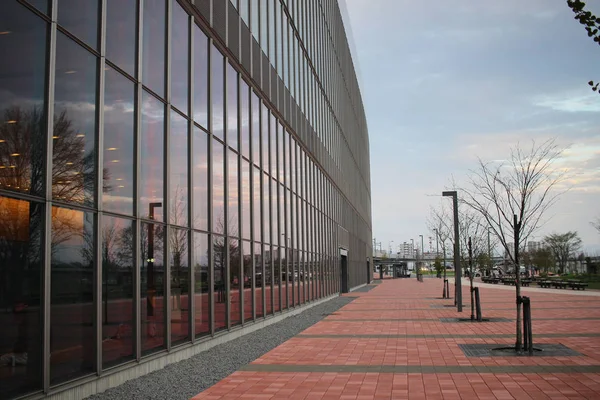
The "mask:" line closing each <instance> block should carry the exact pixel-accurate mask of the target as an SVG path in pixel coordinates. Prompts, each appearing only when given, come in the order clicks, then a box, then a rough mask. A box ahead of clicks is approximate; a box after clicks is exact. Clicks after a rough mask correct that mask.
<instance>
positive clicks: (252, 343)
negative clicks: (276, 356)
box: [88, 297, 354, 400]
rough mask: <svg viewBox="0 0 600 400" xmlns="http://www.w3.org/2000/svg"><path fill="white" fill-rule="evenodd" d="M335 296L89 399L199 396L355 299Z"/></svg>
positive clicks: (186, 397) (173, 399) (173, 398)
mask: <svg viewBox="0 0 600 400" xmlns="http://www.w3.org/2000/svg"><path fill="white" fill-rule="evenodd" d="M352 300H354V298H352V297H336V298H334V299H331V300H329V301H327V302H325V303H322V304H319V305H317V306H314V307H311V308H309V309H307V310H306V311H304V312H302V313H300V314H297V315H294V316H291V317H288V318H286V319H284V320H283V321H280V322H277V323H275V324H273V325H269V326H267V327H266V328H263V329H260V330H258V331H255V332H252V333H249V334H247V335H244V336H243V337H241V338H238V339H234V340H232V341H229V342H227V343H224V344H221V345H218V346H215V347H213V348H210V349H208V350H206V351H204V352H202V353H200V354H197V355H195V356H194V357H192V358H189V359H187V360H183V361H180V362H178V363H175V364H170V365H167V366H166V367H165V368H163V369H161V370H159V371H155V372H152V373H150V374H148V375H144V376H142V377H140V378H137V379H133V380H131V381H128V382H126V383H124V384H122V385H120V386H117V387H115V388H112V389H109V390H107V391H105V392H103V393H100V394H96V395H93V396H90V397H88V399H90V400H113V399H114V400H117V399H118V400H121V399H160V400H163V399H170V400H176V399H182V400H184V399H185V400H188V399H189V398H191V397H193V396H195V395H197V394H198V393H200V392H202V391H203V390H205V389H208V388H209V387H210V386H212V385H214V384H215V383H217V382H219V381H220V380H222V379H223V378H225V377H227V376H229V375H231V374H232V373H233V372H235V371H237V370H238V369H239V368H241V367H243V366H244V365H246V364H248V363H250V362H252V361H254V360H256V359H257V358H259V357H260V356H262V355H263V354H265V353H267V352H269V351H270V350H272V349H274V348H275V347H277V346H279V345H280V344H281V343H283V342H285V341H286V340H288V339H290V338H292V337H294V336H296V335H297V334H298V333H300V332H302V331H303V330H305V329H306V328H309V327H310V326H312V325H314V324H316V323H317V322H319V321H320V320H322V319H323V318H324V317H326V316H327V315H329V314H331V313H333V312H335V311H337V310H339V309H340V308H341V307H343V306H345V305H346V304H348V303H350V302H352Z"/></svg>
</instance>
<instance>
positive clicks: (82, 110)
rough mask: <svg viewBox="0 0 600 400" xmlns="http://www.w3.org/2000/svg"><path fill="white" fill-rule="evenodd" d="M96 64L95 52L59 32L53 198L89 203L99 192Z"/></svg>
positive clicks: (57, 43) (55, 95)
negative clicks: (97, 177)
mask: <svg viewBox="0 0 600 400" xmlns="http://www.w3.org/2000/svg"><path fill="white" fill-rule="evenodd" d="M96 65H97V58H96V57H95V56H94V55H93V54H91V53H90V52H88V51H87V50H85V49H84V48H83V47H81V46H79V45H78V44H77V43H75V42H74V41H72V40H71V39H69V38H68V37H67V36H65V35H63V34H62V33H58V36H57V38H56V77H55V79H56V84H55V89H54V131H53V133H52V135H53V136H52V138H53V140H52V143H53V149H52V152H53V154H52V159H53V162H52V197H53V198H54V199H56V200H60V201H64V202H69V203H78V204H85V205H90V206H91V205H93V204H94V193H95V192H96V190H95V189H96V188H95V186H96V167H95V159H96V148H95V144H96V86H97V84H96V82H97V76H96V74H97V66H96ZM112 161H113V160H111V162H112ZM114 161H115V162H120V161H121V160H114ZM103 184H104V183H103Z"/></svg>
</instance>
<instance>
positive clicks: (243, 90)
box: [240, 80, 250, 159]
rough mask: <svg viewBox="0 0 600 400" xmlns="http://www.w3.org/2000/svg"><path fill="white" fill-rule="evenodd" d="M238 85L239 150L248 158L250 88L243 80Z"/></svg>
mask: <svg viewBox="0 0 600 400" xmlns="http://www.w3.org/2000/svg"><path fill="white" fill-rule="evenodd" d="M240 85H241V86H240V120H241V121H240V126H241V129H242V132H241V135H240V140H241V141H242V144H241V146H242V149H241V151H242V155H243V156H244V157H246V158H247V159H250V104H249V103H250V97H249V96H250V88H249V87H248V84H247V83H246V81H244V80H242V81H241V84H240Z"/></svg>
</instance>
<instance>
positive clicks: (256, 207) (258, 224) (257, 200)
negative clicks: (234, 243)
mask: <svg viewBox="0 0 600 400" xmlns="http://www.w3.org/2000/svg"><path fill="white" fill-rule="evenodd" d="M252 171H254V172H253V173H252V175H253V177H252V180H253V183H252V197H253V198H252V204H253V206H252V207H253V211H252V221H253V222H254V240H255V241H257V242H260V241H261V240H262V235H261V229H262V223H263V221H262V218H261V214H262V213H261V210H260V207H261V205H262V200H261V198H262V188H261V179H260V178H261V176H262V173H261V172H260V170H259V169H257V168H253V169H252Z"/></svg>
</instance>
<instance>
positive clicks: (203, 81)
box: [193, 24, 208, 128]
mask: <svg viewBox="0 0 600 400" xmlns="http://www.w3.org/2000/svg"><path fill="white" fill-rule="evenodd" d="M193 29H194V71H193V76H194V121H196V122H198V123H199V124H200V125H201V126H203V127H204V128H208V38H207V37H206V35H205V34H204V33H203V32H202V30H201V29H200V28H199V27H198V25H196V24H194V26H193Z"/></svg>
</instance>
